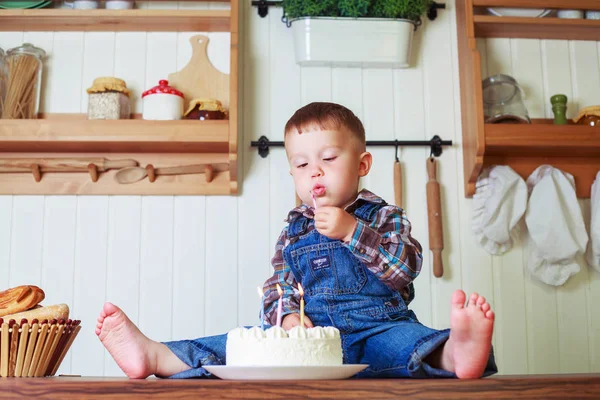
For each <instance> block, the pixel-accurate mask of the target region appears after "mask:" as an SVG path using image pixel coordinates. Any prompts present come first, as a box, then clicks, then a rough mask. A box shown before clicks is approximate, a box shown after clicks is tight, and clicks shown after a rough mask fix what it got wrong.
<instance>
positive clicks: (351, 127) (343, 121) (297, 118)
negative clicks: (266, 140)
mask: <svg viewBox="0 0 600 400" xmlns="http://www.w3.org/2000/svg"><path fill="white" fill-rule="evenodd" d="M342 127H343V128H346V129H347V130H348V131H349V132H350V133H351V134H352V135H353V136H354V137H355V138H356V139H358V140H359V142H360V144H361V146H363V147H364V145H365V140H366V139H365V128H364V126H363V124H362V122H361V121H360V119H358V117H357V116H356V115H354V113H353V112H352V111H350V110H349V109H348V108H346V107H344V106H342V105H340V104H336V103H326V102H314V103H310V104H307V105H305V106H304V107H302V108H300V109H299V110H298V111H296V112H295V113H294V115H292V117H291V118H290V119H289V121H288V122H287V124H285V135H286V136H287V134H288V133H290V132H293V131H297V132H298V133H300V134H301V133H302V132H306V131H310V130H315V129H321V130H339V129H340V128H342Z"/></svg>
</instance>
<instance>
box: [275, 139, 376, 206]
mask: <svg viewBox="0 0 600 400" xmlns="http://www.w3.org/2000/svg"><path fill="white" fill-rule="evenodd" d="M285 148H286V152H287V155H288V161H289V163H290V174H291V175H292V177H293V178H294V185H295V187H296V193H298V196H299V197H300V199H301V200H302V202H303V203H305V204H308V205H309V206H313V200H312V195H313V193H314V195H315V200H316V202H317V207H322V206H334V207H345V206H346V205H348V204H349V203H350V202H352V201H353V200H354V198H355V197H356V194H357V192H358V183H359V179H360V177H362V176H365V175H367V173H368V172H369V169H370V168H371V159H372V158H371V154H370V153H367V152H364V151H363V150H362V149H361V146H360V143H359V140H358V139H357V138H355V137H354V136H353V135H352V134H351V133H350V132H347V131H346V130H345V129H343V128H342V130H311V131H308V132H307V131H304V132H302V133H301V134H299V133H298V132H289V133H288V134H287V135H286V138H285Z"/></svg>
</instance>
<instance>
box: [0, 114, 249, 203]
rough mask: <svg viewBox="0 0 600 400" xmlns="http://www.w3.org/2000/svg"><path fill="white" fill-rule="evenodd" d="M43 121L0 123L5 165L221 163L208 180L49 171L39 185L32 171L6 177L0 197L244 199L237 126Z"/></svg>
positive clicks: (70, 117) (56, 117)
mask: <svg viewBox="0 0 600 400" xmlns="http://www.w3.org/2000/svg"><path fill="white" fill-rule="evenodd" d="M44 117H45V118H43V119H34V120H0V159H7V158H35V159H40V160H44V159H51V158H66V159H81V158H85V159H87V158H104V159H107V160H120V159H133V160H135V161H137V163H138V164H139V166H142V167H145V166H146V165H148V164H151V165H153V166H154V167H155V168H161V167H173V166H182V165H192V164H206V163H215V164H220V165H228V167H226V168H225V170H223V168H219V169H217V170H215V176H214V179H213V180H212V181H211V182H206V176H205V175H204V174H192V175H178V176H158V177H157V178H156V181H154V182H150V181H149V180H148V178H145V179H143V180H141V181H139V182H136V183H133V184H127V185H124V184H118V183H117V182H116V181H115V180H114V176H115V174H116V172H117V170H114V169H113V170H109V171H106V172H101V173H100V174H99V179H98V181H96V182H92V180H91V176H90V175H89V174H88V173H87V172H85V171H84V172H46V173H43V174H42V179H41V181H40V182H36V181H35V180H34V178H33V174H32V173H31V172H28V173H26V172H18V173H6V172H5V173H0V194H50V193H51V194H90V195H100V194H123V195H125V194H145V195H165V194H168V195H201V194H202V195H218V194H220V195H223V194H236V193H237V190H238V188H237V180H236V176H237V174H236V171H235V169H236V168H237V154H236V153H235V152H234V153H231V152H230V147H231V143H230V129H231V126H230V123H229V122H230V121H229V120H220V121H189V120H179V121H147V120H143V119H128V120H111V121H103V120H87V119H86V118H85V115H83V114H63V115H61V114H49V115H45V116H44Z"/></svg>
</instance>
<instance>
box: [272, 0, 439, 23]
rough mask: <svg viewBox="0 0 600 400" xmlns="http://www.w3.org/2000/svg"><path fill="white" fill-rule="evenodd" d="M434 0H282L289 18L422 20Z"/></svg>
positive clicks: (286, 15)
mask: <svg viewBox="0 0 600 400" xmlns="http://www.w3.org/2000/svg"><path fill="white" fill-rule="evenodd" d="M433 1H434V0H283V1H282V4H281V5H282V6H283V9H284V14H285V17H286V18H287V19H288V20H291V19H294V18H300V17H351V18H361V17H363V18H365V17H367V18H398V19H409V20H412V21H415V22H417V23H419V22H420V21H421V16H422V15H424V14H425V13H426V12H427V10H428V9H429V7H430V6H431V4H432V3H433Z"/></svg>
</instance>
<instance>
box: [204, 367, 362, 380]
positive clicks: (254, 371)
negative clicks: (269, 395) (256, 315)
mask: <svg viewBox="0 0 600 400" xmlns="http://www.w3.org/2000/svg"><path fill="white" fill-rule="evenodd" d="M368 366H369V365H368V364H344V365H338V366H320V367H310V366H300V367H291V366H281V367H238V366H233V365H205V366H203V368H204V369H205V370H207V371H208V372H210V373H211V374H214V375H216V376H218V377H219V378H221V379H236V380H244V381H252V380H268V381H273V380H306V379H346V378H350V377H351V376H354V375H355V374H357V373H359V372H360V371H362V370H363V369H365V368H367V367H368Z"/></svg>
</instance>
